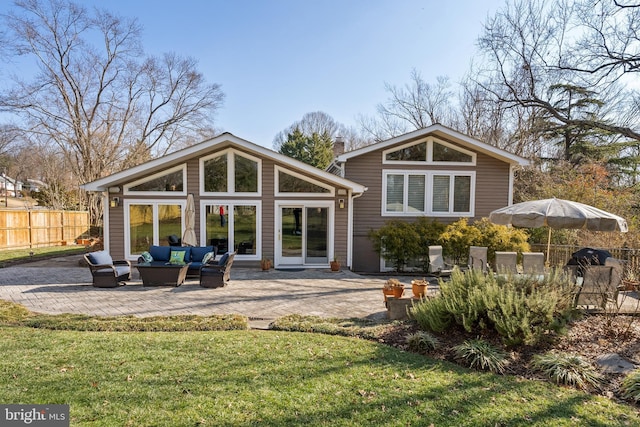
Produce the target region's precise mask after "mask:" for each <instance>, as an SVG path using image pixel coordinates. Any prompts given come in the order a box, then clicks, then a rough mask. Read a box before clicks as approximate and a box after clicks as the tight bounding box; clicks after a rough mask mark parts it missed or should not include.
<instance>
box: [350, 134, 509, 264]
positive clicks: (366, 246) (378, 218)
mask: <svg viewBox="0 0 640 427" xmlns="http://www.w3.org/2000/svg"><path fill="white" fill-rule="evenodd" d="M406 142H407V141H403V143H402V144H405V143H406ZM448 142H451V141H448ZM451 143H452V144H454V145H455V143H453V142H451ZM465 149H467V150H468V148H466V147H465ZM383 169H387V170H389V169H397V170H399V171H405V170H409V169H410V170H425V171H438V170H440V171H475V173H476V186H475V190H476V194H475V207H474V215H475V216H474V218H473V219H479V218H482V217H486V216H488V215H489V213H490V212H491V211H492V210H494V209H498V208H500V207H503V206H506V205H507V203H508V200H509V170H510V166H509V164H507V163H505V162H502V161H500V160H498V159H495V158H493V157H490V156H487V155H485V154H482V153H477V157H476V166H475V167H473V166H472V167H470V166H452V167H447V166H441V165H437V166H436V165H425V166H420V165H397V166H396V165H391V164H384V165H383V164H382V150H377V151H373V152H370V153H366V154H363V155H361V156H358V157H354V158H351V159H349V160H348V161H347V162H346V163H345V178H347V179H349V180H351V181H354V182H358V183H361V184H363V185H365V186H367V188H368V189H367V191H366V192H365V193H364V194H363V195H362V197H360V198H357V199H356V200H355V201H354V216H353V227H354V229H353V234H354V236H353V238H354V248H357V250H354V253H353V270H355V271H362V272H377V271H379V268H380V260H379V256H378V254H377V253H376V252H375V251H374V250H373V245H372V243H371V241H370V240H369V238H368V234H369V232H370V230H375V229H378V228H380V227H381V226H382V225H384V223H385V221H387V220H390V219H403V220H406V221H409V222H413V221H415V220H416V217H406V216H398V217H393V216H384V217H383V216H382V188H383V184H382V170H383ZM432 218H435V219H437V220H438V221H440V222H442V223H445V224H449V223H452V222H455V221H457V220H458V219H459V218H458V217H436V216H434V217H432Z"/></svg>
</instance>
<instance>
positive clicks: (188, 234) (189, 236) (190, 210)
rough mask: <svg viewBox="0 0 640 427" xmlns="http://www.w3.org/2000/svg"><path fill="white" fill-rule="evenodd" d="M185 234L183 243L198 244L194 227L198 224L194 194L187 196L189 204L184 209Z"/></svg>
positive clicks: (188, 244)
mask: <svg viewBox="0 0 640 427" xmlns="http://www.w3.org/2000/svg"><path fill="white" fill-rule="evenodd" d="M184 214H185V218H184V225H185V228H184V234H183V235H182V244H183V245H185V246H197V245H198V238H197V237H196V232H195V230H194V227H195V225H196V206H195V203H194V201H193V194H189V195H188V196H187V206H186V207H185V210H184Z"/></svg>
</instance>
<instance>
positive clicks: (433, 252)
mask: <svg viewBox="0 0 640 427" xmlns="http://www.w3.org/2000/svg"><path fill="white" fill-rule="evenodd" d="M452 271H453V264H448V263H446V262H445V261H444V257H443V256H442V246H429V273H431V274H434V275H436V276H448V275H450V274H451V272H452Z"/></svg>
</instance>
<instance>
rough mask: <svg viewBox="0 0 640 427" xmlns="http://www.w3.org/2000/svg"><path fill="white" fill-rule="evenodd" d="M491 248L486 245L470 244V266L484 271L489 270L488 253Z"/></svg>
mask: <svg viewBox="0 0 640 427" xmlns="http://www.w3.org/2000/svg"><path fill="white" fill-rule="evenodd" d="M488 251H489V248H487V247H486V246H470V247H469V268H470V269H479V270H481V271H482V272H483V273H486V272H487V253H488Z"/></svg>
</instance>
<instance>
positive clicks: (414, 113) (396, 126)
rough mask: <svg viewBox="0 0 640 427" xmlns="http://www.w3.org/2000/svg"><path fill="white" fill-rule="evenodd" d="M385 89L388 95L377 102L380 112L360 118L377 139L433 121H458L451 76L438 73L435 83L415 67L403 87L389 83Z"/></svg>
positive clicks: (450, 123)
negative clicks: (450, 80)
mask: <svg viewBox="0 0 640 427" xmlns="http://www.w3.org/2000/svg"><path fill="white" fill-rule="evenodd" d="M385 90H386V91H387V92H388V93H389V98H388V99H387V101H386V102H384V103H381V104H378V106H377V116H376V117H374V118H367V117H361V118H360V120H359V121H360V126H361V127H362V129H363V131H364V132H365V133H366V134H368V135H370V136H371V137H373V139H375V140H377V141H380V140H383V139H388V138H391V137H394V136H397V135H400V134H402V133H406V132H408V131H411V130H416V129H423V128H425V127H427V126H430V125H432V124H434V123H440V124H444V125H448V126H451V125H453V124H454V123H455V120H454V117H455V115H454V114H453V111H454V107H453V105H452V103H451V100H452V99H453V95H454V93H453V91H452V90H451V84H450V82H449V78H448V77H442V76H441V77H438V78H437V79H436V83H435V84H430V83H427V82H426V81H425V80H424V79H423V78H422V76H421V75H420V73H419V72H418V71H417V70H415V69H414V70H412V72H411V80H410V82H409V83H408V84H406V85H405V86H404V87H397V86H393V85H391V84H389V83H386V84H385Z"/></svg>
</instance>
